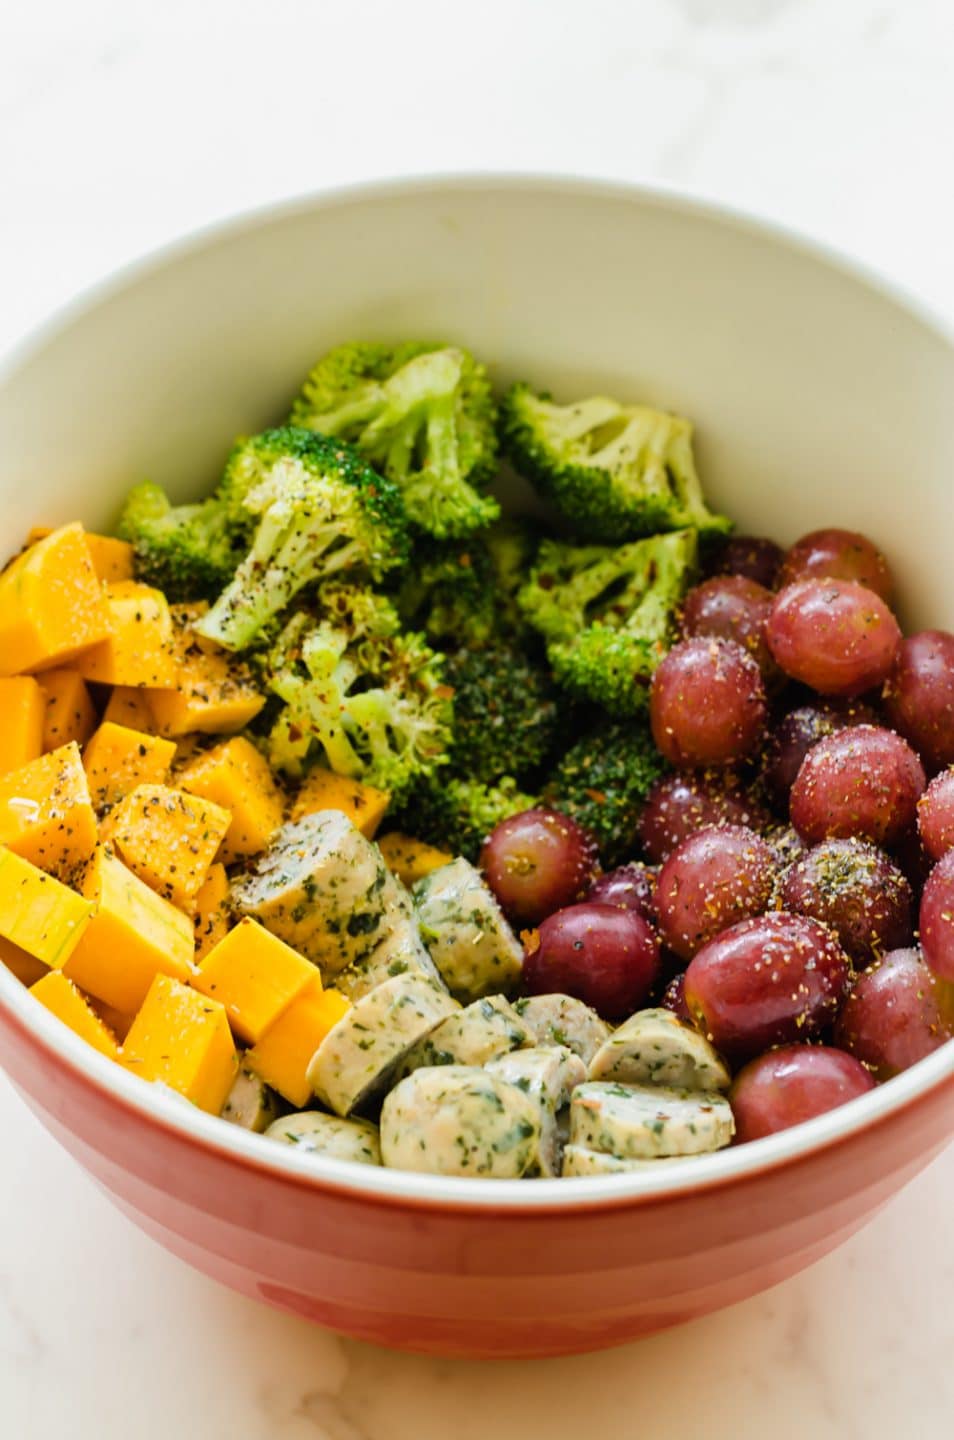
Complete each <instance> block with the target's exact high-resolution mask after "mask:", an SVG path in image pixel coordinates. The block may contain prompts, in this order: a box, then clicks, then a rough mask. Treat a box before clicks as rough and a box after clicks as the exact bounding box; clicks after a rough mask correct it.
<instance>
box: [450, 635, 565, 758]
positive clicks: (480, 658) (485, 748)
mask: <svg viewBox="0 0 954 1440" xmlns="http://www.w3.org/2000/svg"><path fill="white" fill-rule="evenodd" d="M444 676H445V679H446V680H447V683H448V684H449V685H452V686H453V688H454V745H453V750H452V754H451V768H452V769H453V770H454V772H455V773H456V774H459V775H464V776H467V777H469V778H471V779H474V780H480V781H483V782H484V783H489V782H492V781H494V780H497V779H498V778H499V777H500V776H501V775H514V776H516V777H517V779H518V780H525V779H527V778H528V777H532V776H533V774H534V773H535V772H536V771H538V770H539V769H540V767H541V766H542V765H543V764H544V763H545V762H546V760H547V759H548V758H549V756H550V755H551V754H552V752H553V749H554V745H555V742H556V738H557V732H558V728H559V727H560V725H561V717H560V713H559V710H558V707H557V690H556V686H555V685H554V684H553V681H552V679H551V677H550V673H549V670H548V668H546V667H545V666H543V665H538V664H536V663H535V662H534V661H532V660H530V659H528V658H527V656H525V655H524V654H523V653H522V651H520V650H519V649H518V648H517V647H516V646H513V645H503V644H497V645H493V646H491V647H489V648H488V649H486V650H458V651H456V652H455V653H454V654H452V655H449V656H448V657H447V663H446V665H445V666H444Z"/></svg>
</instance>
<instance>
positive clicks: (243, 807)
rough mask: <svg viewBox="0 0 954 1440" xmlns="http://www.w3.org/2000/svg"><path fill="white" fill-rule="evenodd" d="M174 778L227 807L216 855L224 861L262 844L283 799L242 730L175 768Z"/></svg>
mask: <svg viewBox="0 0 954 1440" xmlns="http://www.w3.org/2000/svg"><path fill="white" fill-rule="evenodd" d="M176 781H177V783H178V784H179V785H181V787H182V789H183V790H188V791H189V792H190V794H192V795H201V796H203V798H204V799H206V800H214V801H215V803H216V804H217V805H222V806H224V808H225V809H226V810H229V811H231V815H232V823H231V825H230V826H229V829H228V834H227V835H226V837H225V839H224V841H223V842H222V851H221V856H220V858H221V859H222V861H223V862H224V863H225V864H226V865H230V864H231V863H232V861H233V860H240V859H242V858H243V857H244V856H246V855H258V854H259V853H260V852H261V851H262V850H264V849H266V848H267V846H268V842H269V840H271V838H272V836H273V835H274V833H275V831H276V830H277V829H278V827H279V826H280V825H281V823H282V820H283V819H284V799H283V796H282V792H281V791H280V790H279V788H278V786H277V785H276V784H275V780H274V778H273V776H272V772H271V768H270V767H269V764H268V761H267V760H266V759H265V757H264V755H262V754H261V752H260V751H258V750H256V749H255V746H254V745H253V744H252V743H251V741H249V740H246V739H245V738H244V736H241V735H236V736H234V737H233V738H232V739H231V740H225V741H223V743H222V744H221V745H216V746H214V748H213V749H211V750H205V751H201V752H200V753H199V754H197V755H196V756H195V758H194V759H192V760H190V761H189V763H188V764H187V765H184V766H183V767H182V769H181V770H179V771H178V772H177V774H176Z"/></svg>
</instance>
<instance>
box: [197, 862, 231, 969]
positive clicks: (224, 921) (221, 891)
mask: <svg viewBox="0 0 954 1440" xmlns="http://www.w3.org/2000/svg"><path fill="white" fill-rule="evenodd" d="M228 900H229V877H228V875H227V874H226V873H225V866H224V865H221V864H216V865H212V866H210V867H209V873H208V875H207V876H206V877H205V881H204V883H203V885H202V888H201V889H200V891H199V893H198V895H197V896H196V897H195V915H194V917H193V924H194V927H195V958H196V962H198V961H199V960H202V959H204V958H205V956H206V955H208V953H209V951H210V950H211V949H212V948H213V946H215V945H218V943H219V941H220V940H224V939H225V937H226V935H227V934H228V933H229V904H228Z"/></svg>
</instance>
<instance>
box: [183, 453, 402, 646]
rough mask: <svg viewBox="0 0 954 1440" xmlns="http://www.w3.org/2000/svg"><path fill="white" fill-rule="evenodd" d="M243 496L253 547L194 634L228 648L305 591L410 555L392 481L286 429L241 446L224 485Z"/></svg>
mask: <svg viewBox="0 0 954 1440" xmlns="http://www.w3.org/2000/svg"><path fill="white" fill-rule="evenodd" d="M220 489H221V492H222V493H224V494H231V495H238V496H240V497H241V506H242V508H243V509H244V510H245V511H246V512H247V514H248V516H249V519H250V521H251V522H252V524H253V525H254V526H255V529H254V534H253V536H252V541H251V548H250V549H249V550H248V551H247V553H246V554H245V555H244V557H243V558H242V560H241V561H240V563H239V565H238V567H237V568H236V570H235V573H234V576H233V578H232V580H231V582H230V583H229V584H228V585H227V586H226V588H225V589H224V590H223V592H222V594H221V595H220V596H219V598H218V599H217V600H216V602H215V604H214V605H213V606H212V608H211V609H210V610H209V611H208V613H207V614H206V615H205V616H204V617H203V618H202V620H200V621H199V622H198V624H197V625H196V629H197V630H198V631H199V633H200V634H202V635H204V636H205V637H206V638H207V639H209V640H215V641H216V642H217V643H218V644H219V645H223V646H225V648H226V649H228V650H241V649H244V648H245V647H246V646H247V645H249V644H250V643H251V642H252V641H253V640H255V639H256V637H257V636H258V635H259V633H260V632H261V631H262V630H263V629H264V627H265V626H266V625H268V623H269V621H271V620H272V619H273V617H275V616H276V615H278V614H279V613H280V612H281V611H282V610H284V608H285V606H286V605H287V604H288V603H289V601H290V600H292V599H293V598H294V596H295V595H297V594H298V592H299V591H300V590H302V589H303V588H304V587H305V586H306V585H311V584H313V583H314V582H316V581H320V580H323V579H325V578H327V577H328V576H330V575H332V574H334V573H336V572H340V571H343V570H358V571H361V572H363V573H365V574H368V575H370V576H371V577H373V578H374V579H376V580H378V579H380V578H381V576H382V575H384V574H385V573H386V572H387V571H388V570H390V569H392V568H393V567H395V566H397V565H402V564H403V563H404V562H405V560H406V558H407V552H408V541H407V532H406V526H405V516H404V507H403V504H402V502H401V497H400V493H399V491H398V490H397V488H396V487H395V486H394V485H392V484H391V482H390V481H388V480H384V479H382V478H381V476H379V475H376V474H375V472H374V471H373V470H372V469H371V468H370V467H369V466H368V465H366V464H365V462H364V461H363V460H362V459H361V458H360V456H358V455H357V454H355V452H354V451H353V450H351V449H350V448H349V447H348V446H347V445H343V444H341V443H340V442H338V441H334V440H329V439H326V438H325V437H324V436H322V435H315V434H313V433H312V432H311V431H310V430H301V429H295V428H294V427H293V426H286V427H285V428H283V429H280V430H266V431H265V432H264V433H263V434H261V435H255V436H253V437H252V438H251V439H250V440H240V441H239V443H238V444H237V445H236V447H235V449H234V450H233V451H232V454H231V456H230V458H229V462H228V465H227V466H226V472H225V478H224V480H223V482H222V486H221V487H220Z"/></svg>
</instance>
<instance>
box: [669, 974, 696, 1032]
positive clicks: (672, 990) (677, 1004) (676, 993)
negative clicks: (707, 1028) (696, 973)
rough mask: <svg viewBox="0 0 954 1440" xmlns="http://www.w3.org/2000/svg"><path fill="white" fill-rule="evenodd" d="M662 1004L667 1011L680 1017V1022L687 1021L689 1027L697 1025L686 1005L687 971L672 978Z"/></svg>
mask: <svg viewBox="0 0 954 1440" xmlns="http://www.w3.org/2000/svg"><path fill="white" fill-rule="evenodd" d="M661 1003H662V1005H663V1006H664V1007H665V1008H666V1009H667V1010H671V1011H672V1013H673V1014H674V1015H678V1016H679V1019H680V1020H685V1022H686V1024H687V1025H692V1024H694V1023H695V1022H694V1021H693V1018H692V1015H691V1014H690V1011H689V1006H688V1005H687V1004H686V972H685V970H683V971H681V972H680V974H678V975H674V976H673V977H672V979H671V980H670V982H669V984H668V985H667V986H666V989H665V992H664V994H663V997H662V1002H661Z"/></svg>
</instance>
